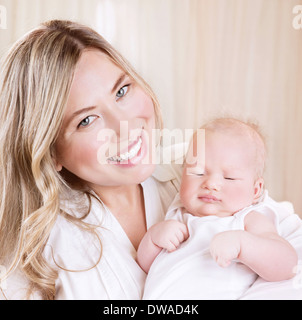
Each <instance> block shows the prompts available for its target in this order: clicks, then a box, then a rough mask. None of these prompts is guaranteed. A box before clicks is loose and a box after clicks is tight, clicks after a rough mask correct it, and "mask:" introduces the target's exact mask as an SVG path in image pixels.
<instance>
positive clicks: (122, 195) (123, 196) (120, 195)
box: [93, 185, 141, 210]
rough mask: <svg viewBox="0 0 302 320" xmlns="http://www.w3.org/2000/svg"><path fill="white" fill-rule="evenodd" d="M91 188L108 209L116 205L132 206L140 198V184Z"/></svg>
mask: <svg viewBox="0 0 302 320" xmlns="http://www.w3.org/2000/svg"><path fill="white" fill-rule="evenodd" d="M93 190H94V191H95V192H96V194H97V195H98V196H99V197H100V199H101V200H102V202H103V203H104V204H105V205H106V206H107V207H108V208H109V209H110V210H111V209H112V208H116V207H122V208H127V206H133V205H135V204H137V203H138V202H139V200H140V198H141V186H140V185H125V186H94V187H93Z"/></svg>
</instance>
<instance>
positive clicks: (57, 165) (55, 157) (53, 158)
mask: <svg viewBox="0 0 302 320" xmlns="http://www.w3.org/2000/svg"><path fill="white" fill-rule="evenodd" d="M51 159H52V161H53V164H54V166H55V168H56V170H57V171H58V172H60V171H61V170H62V169H63V166H62V165H61V163H60V162H59V160H58V159H57V156H56V153H55V151H52V152H51Z"/></svg>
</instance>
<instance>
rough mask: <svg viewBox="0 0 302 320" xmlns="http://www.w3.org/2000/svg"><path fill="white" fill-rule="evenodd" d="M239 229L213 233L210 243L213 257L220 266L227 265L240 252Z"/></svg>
mask: <svg viewBox="0 0 302 320" xmlns="http://www.w3.org/2000/svg"><path fill="white" fill-rule="evenodd" d="M240 235H241V231H240V230H238V231H225V232H221V233H218V234H216V235H215V237H214V238H213V239H212V241H211V244H210V252H211V255H212V257H213V259H214V260H215V261H216V262H217V263H218V264H219V265H220V266H221V267H228V266H229V265H230V264H231V261H232V260H233V259H236V258H238V256H239V253H240Z"/></svg>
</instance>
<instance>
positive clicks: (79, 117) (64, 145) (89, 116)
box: [55, 50, 155, 188]
mask: <svg viewBox="0 0 302 320" xmlns="http://www.w3.org/2000/svg"><path fill="white" fill-rule="evenodd" d="M154 126H155V113H154V106H153V102H152V100H151V98H150V96H149V95H148V94H147V93H146V92H145V91H144V90H143V89H142V88H141V87H140V86H139V85H138V84H137V83H136V82H135V81H134V80H133V79H131V78H130V77H129V76H128V75H127V74H126V73H125V72H124V71H123V70H121V69H120V68H119V67H117V66H116V65H115V64H114V63H113V62H112V61H111V60H110V59H109V58H108V57H107V56H106V55H105V54H104V53H102V52H101V51H97V50H87V51H84V52H83V54H82V56H81V58H80V60H79V62H78V64H77V67H76V70H75V75H74V80H73V83H72V86H71V91H70V96H69V99H68V102H67V109H66V113H65V115H64V120H63V125H62V128H61V130H60V133H59V137H58V140H57V142H56V145H55V147H56V159H55V160H56V168H57V170H58V171H60V170H61V169H62V167H64V168H65V169H67V170H68V171H70V172H72V173H73V174H74V175H76V176H77V177H79V178H80V179H82V180H83V181H85V182H86V183H88V185H90V186H91V187H92V188H94V186H120V185H126V184H137V183H140V182H142V181H144V180H145V179H146V178H148V177H149V176H150V175H151V174H152V172H153V170H154V165H153V164H152V162H151V161H149V160H150V157H151V155H152V141H151V137H152V134H151V133H152V129H154Z"/></svg>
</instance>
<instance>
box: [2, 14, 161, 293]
mask: <svg viewBox="0 0 302 320" xmlns="http://www.w3.org/2000/svg"><path fill="white" fill-rule="evenodd" d="M85 49H97V50H101V51H102V52H104V53H105V54H106V55H107V56H108V57H109V58H110V59H111V60H112V61H113V62H114V63H115V64H116V65H117V66H118V67H120V68H121V69H122V70H124V71H125V72H126V73H127V74H128V75H129V76H130V77H132V78H133V79H134V80H135V81H136V82H137V83H138V84H139V85H140V86H141V87H142V88H143V89H144V90H145V91H146V92H147V93H148V94H149V95H150V97H151V99H152V100H153V104H154V109H155V116H156V119H157V127H160V128H161V126H162V124H161V123H162V122H161V115H160V107H159V103H158V101H157V99H156V97H155V95H154V93H153V92H152V90H151V88H150V87H149V86H148V85H147V83H146V82H145V81H144V80H143V79H142V78H141V77H140V76H139V75H138V74H137V73H136V72H135V71H134V69H133V68H132V67H131V66H130V64H129V63H128V62H127V61H126V60H125V59H124V58H123V57H122V56H121V55H120V54H119V53H118V52H117V51H116V50H115V49H114V48H113V47H112V46H111V45H110V44H109V43H108V42H107V41H106V40H105V39H103V38H102V37H101V36H100V35H99V34H98V33H96V32H95V31H94V30H92V29H90V28H88V27H86V26H83V25H80V24H77V23H74V22H70V21H61V20H53V21H49V22H45V23H43V24H42V25H41V26H39V27H38V28H36V29H35V30H33V31H31V32H30V33H28V34H27V35H25V36H24V37H23V38H22V39H21V40H19V41H18V42H16V44H15V45H14V46H13V47H12V49H11V50H10V51H9V53H8V55H7V56H6V58H5V59H4V61H3V66H2V68H1V82H0V108H1V111H0V128H1V130H0V177H1V178H0V179H1V182H0V257H1V258H0V259H1V260H0V264H5V265H6V266H7V270H8V274H10V273H12V272H13V271H14V270H16V269H17V268H18V269H20V270H21V271H22V272H23V274H24V275H25V276H26V278H27V279H28V280H29V283H30V287H31V288H33V289H35V290H39V291H40V292H41V293H42V296H43V298H44V299H53V298H54V296H55V280H56V278H57V271H56V270H54V269H52V268H51V267H50V266H49V265H48V264H47V262H46V261H45V259H44V258H43V250H44V247H45V244H46V242H47V240H48V238H49V235H50V232H51V230H52V227H53V225H54V223H55V221H56V218H57V216H58V214H64V215H65V216H66V217H67V218H68V219H69V220H71V221H75V220H76V219H75V217H72V215H70V214H67V213H66V212H63V211H62V210H61V209H60V194H62V193H63V192H66V190H68V188H70V186H69V185H68V184H67V183H66V180H65V179H64V177H63V176H62V175H61V174H60V173H58V172H57V171H56V169H55V165H54V161H53V156H54V143H55V141H56V138H57V136H58V133H59V130H60V128H61V125H62V121H63V116H64V112H65V108H66V103H67V99H68V95H69V91H70V88H71V83H72V80H73V75H74V70H75V67H76V64H77V63H78V61H79V59H80V56H81V54H82V52H83V51H84V50H85ZM90 200H91V199H90ZM87 210H88V211H89V207H88V208H87ZM88 211H87V212H88ZM82 225H83V227H85V228H86V229H87V230H89V228H90V226H89V225H87V224H86V225H85V224H84V223H83V224H82Z"/></svg>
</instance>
